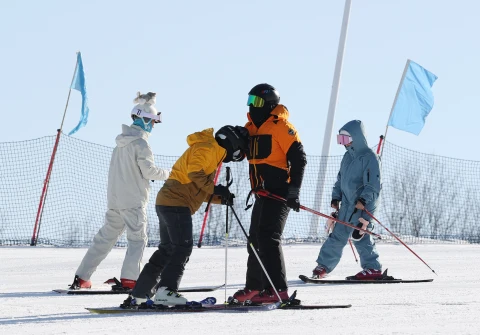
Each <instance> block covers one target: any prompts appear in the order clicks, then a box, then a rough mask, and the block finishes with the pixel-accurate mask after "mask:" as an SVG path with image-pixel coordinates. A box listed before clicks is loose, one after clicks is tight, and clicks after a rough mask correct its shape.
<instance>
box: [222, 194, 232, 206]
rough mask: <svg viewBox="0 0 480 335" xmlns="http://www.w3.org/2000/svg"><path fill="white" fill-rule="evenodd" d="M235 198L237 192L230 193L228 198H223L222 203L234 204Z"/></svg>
mask: <svg viewBox="0 0 480 335" xmlns="http://www.w3.org/2000/svg"><path fill="white" fill-rule="evenodd" d="M234 198H235V194H233V193H230V197H229V198H228V199H223V198H222V205H227V206H233V199H234Z"/></svg>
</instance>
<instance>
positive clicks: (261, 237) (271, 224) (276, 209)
mask: <svg viewBox="0 0 480 335" xmlns="http://www.w3.org/2000/svg"><path fill="white" fill-rule="evenodd" d="M289 211H290V209H289V208H288V207H287V205H286V204H285V203H282V202H279V201H277V200H274V199H269V198H263V197H260V198H258V199H257V200H256V201H255V205H254V206H253V211H252V219H251V223H250V231H249V234H250V241H251V242H252V244H253V246H254V248H255V250H256V251H257V253H258V254H259V256H260V259H261V261H262V263H263V265H264V266H265V269H266V270H267V273H268V275H269V276H270V279H272V282H273V285H274V286H275V288H276V289H277V290H279V289H285V288H287V287H288V285H287V275H286V270H285V261H284V259H283V252H282V245H281V238H282V233H283V229H284V228H285V223H286V222H287V217H288V213H289ZM247 250H248V263H247V280H246V285H245V286H246V287H247V288H248V289H251V290H263V289H265V288H269V287H271V286H272V285H271V284H270V282H269V281H268V278H267V277H266V276H265V274H264V272H263V270H262V267H261V266H260V263H259V262H258V260H257V258H256V256H255V254H254V253H253V251H252V249H251V248H250V245H248V247H247Z"/></svg>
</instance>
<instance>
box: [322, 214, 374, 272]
mask: <svg viewBox="0 0 480 335" xmlns="http://www.w3.org/2000/svg"><path fill="white" fill-rule="evenodd" d="M359 217H360V213H356V214H354V215H352V219H351V222H349V223H351V224H352V225H355V226H356V225H357V224H358V218H359ZM371 227H372V223H370V224H369V225H368V230H370V228H371ZM353 230H354V229H353V228H350V227H347V226H345V225H343V224H341V223H338V222H337V223H336V224H335V228H333V232H332V233H331V234H330V235H329V236H328V238H327V240H326V241H325V243H324V244H323V245H322V247H321V248H320V253H319V254H318V258H317V263H318V265H320V266H323V267H324V268H325V269H326V270H327V273H329V272H332V271H333V269H335V267H336V266H337V264H338V262H340V258H342V253H343V248H344V247H345V245H346V244H347V243H348V239H349V238H350V236H351V235H352V232H353ZM352 242H353V244H354V245H355V248H356V249H357V252H358V255H359V256H360V265H361V267H362V269H377V270H381V269H382V264H381V263H380V261H379V255H378V252H377V248H376V247H375V241H374V240H373V238H372V236H371V235H368V234H365V236H363V238H362V239H361V240H360V241H354V240H352Z"/></svg>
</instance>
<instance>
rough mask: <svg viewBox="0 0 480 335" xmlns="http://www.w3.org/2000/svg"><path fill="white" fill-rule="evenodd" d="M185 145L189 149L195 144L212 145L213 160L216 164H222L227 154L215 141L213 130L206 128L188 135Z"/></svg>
mask: <svg viewBox="0 0 480 335" xmlns="http://www.w3.org/2000/svg"><path fill="white" fill-rule="evenodd" d="M187 143H188V145H189V146H190V147H191V146H192V145H194V144H197V143H208V144H210V145H212V146H213V147H214V148H215V154H216V157H215V160H216V161H217V162H222V161H223V159H224V158H225V155H226V153H227V151H226V150H225V149H224V148H222V147H221V146H220V145H219V144H218V142H217V141H216V140H215V137H214V135H213V128H207V129H204V130H202V131H197V132H195V133H193V134H190V135H188V136H187Z"/></svg>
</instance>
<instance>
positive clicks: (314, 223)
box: [309, 0, 352, 237]
mask: <svg viewBox="0 0 480 335" xmlns="http://www.w3.org/2000/svg"><path fill="white" fill-rule="evenodd" d="M351 5H352V0H345V9H344V11H343V20H342V28H341V30H340V40H339V42H338V51H337V60H336V62H335V72H334V75H333V84H332V91H331V93H330V103H329V106H328V114H327V123H326V125H325V133H324V136H323V147H322V163H323V164H320V170H319V172H318V177H317V188H316V192H315V200H314V203H313V206H314V208H317V209H320V205H321V202H322V197H323V184H324V183H325V176H326V174H327V163H328V155H329V154H330V142H331V139H332V132H333V123H334V120H335V110H336V107H337V100H338V91H339V88H340V76H341V74H342V64H343V54H344V51H345V44H346V41H347V30H348V20H349V17H350V7H351ZM318 220H319V218H318V217H317V216H315V215H314V216H312V219H311V222H310V232H309V236H312V237H313V236H317V230H318Z"/></svg>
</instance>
